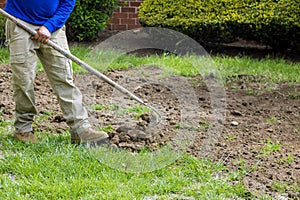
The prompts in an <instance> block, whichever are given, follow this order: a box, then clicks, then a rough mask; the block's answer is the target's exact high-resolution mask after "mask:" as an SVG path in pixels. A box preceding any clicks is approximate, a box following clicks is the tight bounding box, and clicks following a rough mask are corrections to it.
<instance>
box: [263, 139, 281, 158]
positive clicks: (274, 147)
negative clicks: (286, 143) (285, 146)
mask: <svg viewBox="0 0 300 200" xmlns="http://www.w3.org/2000/svg"><path fill="white" fill-rule="evenodd" d="M280 150H281V144H280V142H279V141H276V142H273V141H272V140H270V139H268V140H267V141H266V144H265V147H264V148H263V149H262V151H261V154H260V156H261V157H263V156H268V155H270V154H271V153H273V152H276V151H280Z"/></svg>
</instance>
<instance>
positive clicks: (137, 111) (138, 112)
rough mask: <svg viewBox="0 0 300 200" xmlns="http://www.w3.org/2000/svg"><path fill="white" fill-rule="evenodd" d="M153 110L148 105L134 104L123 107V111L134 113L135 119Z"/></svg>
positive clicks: (124, 112)
mask: <svg viewBox="0 0 300 200" xmlns="http://www.w3.org/2000/svg"><path fill="white" fill-rule="evenodd" d="M150 112H151V110H150V109H149V108H148V107H146V106H133V107H130V108H127V109H122V110H121V113H122V114H126V113H133V119H139V118H140V117H141V116H142V115H143V114H145V113H150Z"/></svg>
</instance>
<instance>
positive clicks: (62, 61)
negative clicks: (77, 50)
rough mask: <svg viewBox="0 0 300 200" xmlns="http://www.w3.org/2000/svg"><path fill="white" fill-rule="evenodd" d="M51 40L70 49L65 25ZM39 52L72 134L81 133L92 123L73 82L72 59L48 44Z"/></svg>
mask: <svg viewBox="0 0 300 200" xmlns="http://www.w3.org/2000/svg"><path fill="white" fill-rule="evenodd" d="M51 40H52V41H53V42H55V43H57V44H59V45H60V46H61V47H62V48H64V49H65V50H67V51H69V47H68V42H67V38H66V34H65V30H64V27H63V28H62V29H60V30H58V31H56V32H55V33H53V34H52V37H51ZM37 54H38V57H39V58H40V60H41V62H42V64H43V67H44V70H45V72H46V74H47V76H48V79H49V81H50V84H51V86H52V88H53V90H54V92H55V94H56V95H57V97H58V102H59V104H60V107H61V109H62V112H63V115H64V118H65V119H66V121H67V124H68V125H69V127H70V132H71V134H75V133H78V134H79V133H81V132H82V131H83V130H84V129H86V128H88V127H90V124H89V122H88V113H87V111H86V109H85V108H84V106H83V104H82V94H81V92H80V90H79V89H78V88H77V87H76V86H75V85H74V83H73V72H72V65H71V61H70V60H69V59H67V58H66V57H65V56H63V55H62V54H61V53H59V52H57V51H56V50H54V49H53V48H51V47H49V46H48V45H43V44H42V45H41V48H40V49H39V50H38V51H37Z"/></svg>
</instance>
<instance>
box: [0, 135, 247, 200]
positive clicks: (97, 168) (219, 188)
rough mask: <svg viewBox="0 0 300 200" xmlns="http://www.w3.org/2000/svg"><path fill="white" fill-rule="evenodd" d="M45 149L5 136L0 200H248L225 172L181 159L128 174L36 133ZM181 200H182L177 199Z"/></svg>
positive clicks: (83, 150) (78, 148)
mask: <svg viewBox="0 0 300 200" xmlns="http://www.w3.org/2000/svg"><path fill="white" fill-rule="evenodd" d="M38 136H39V137H41V138H43V139H42V141H41V143H39V144H35V145H26V144H21V143H19V142H16V141H14V140H13V139H12V137H11V136H9V135H8V134H3V132H2V133H1V143H2V145H1V147H0V151H1V154H2V157H1V159H0V199H128V200H131V199H144V198H145V197H151V196H152V197H153V196H156V197H160V198H159V199H168V197H172V196H173V197H174V196H184V197H194V198H195V199H224V198H227V197H228V198H229V197H232V198H234V197H237V196H240V197H247V196H248V195H249V193H248V192H247V191H246V190H245V188H244V187H243V186H242V184H241V183H238V184H235V185H232V184H231V183H230V177H231V176H230V174H229V175H226V174H225V173H224V174H223V175H222V177H219V175H218V173H221V172H222V171H224V170H225V168H224V167H223V166H221V165H219V164H215V163H212V162H209V161H207V160H199V159H195V158H193V157H192V156H190V155H183V156H182V157H180V158H179V159H178V160H177V161H176V162H175V163H173V164H170V165H168V166H166V167H165V168H162V169H159V170H156V171H154V172H149V173H125V172H121V171H118V170H115V169H113V168H110V167H108V166H106V165H105V164H103V163H101V162H99V161H98V159H97V157H95V155H96V154H95V153H93V151H91V150H90V149H88V148H86V147H83V146H73V145H71V144H69V142H68V139H69V138H68V137H69V136H68V134H67V133H64V134H61V135H48V134H46V133H38ZM178 199H179V198H178Z"/></svg>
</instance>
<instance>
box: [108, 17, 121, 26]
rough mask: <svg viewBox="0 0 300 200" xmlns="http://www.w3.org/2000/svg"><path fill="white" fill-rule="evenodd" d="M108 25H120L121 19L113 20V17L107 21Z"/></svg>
mask: <svg viewBox="0 0 300 200" xmlns="http://www.w3.org/2000/svg"><path fill="white" fill-rule="evenodd" d="M108 22H109V23H110V24H121V19H120V18H115V17H112V18H110V19H109V21H108Z"/></svg>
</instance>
